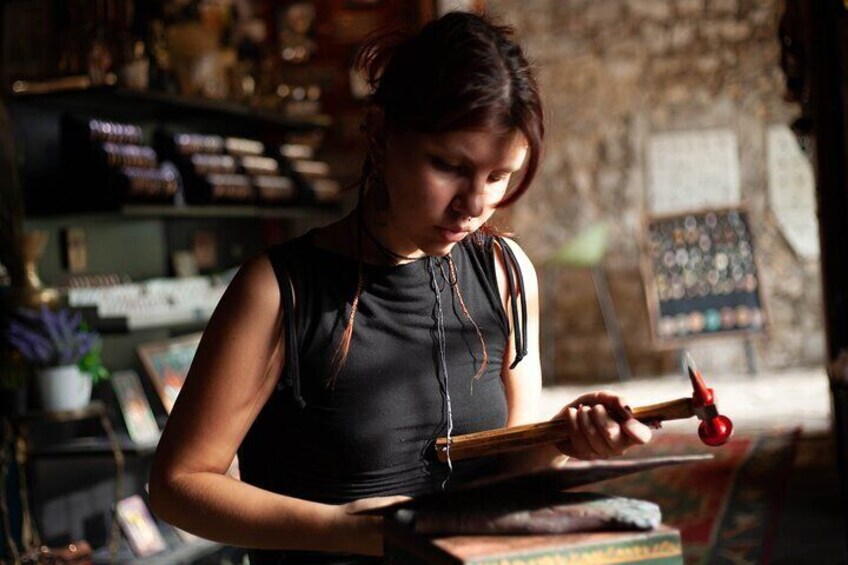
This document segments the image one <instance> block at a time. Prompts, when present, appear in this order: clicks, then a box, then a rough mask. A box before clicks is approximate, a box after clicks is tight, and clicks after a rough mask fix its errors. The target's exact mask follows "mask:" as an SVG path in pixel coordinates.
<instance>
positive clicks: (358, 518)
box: [337, 496, 409, 556]
mask: <svg viewBox="0 0 848 565" xmlns="http://www.w3.org/2000/svg"><path fill="white" fill-rule="evenodd" d="M405 500H409V497H408V496H375V497H373V498H361V499H359V500H354V501H353V502H348V503H347V504H342V505H340V506H338V507H337V508H338V515H337V526H338V528H339V529H340V531H341V532H342V535H344V536H345V538H346V539H347V540H348V543H347V544H346V545H349V547H350V549H349V550H348V551H350V552H351V553H357V554H361V555H377V556H379V555H383V517H382V516H369V515H361V514H360V513H361V512H366V511H368V510H371V509H372V508H381V507H383V506H388V505H390V504H394V503H397V502H403V501H405Z"/></svg>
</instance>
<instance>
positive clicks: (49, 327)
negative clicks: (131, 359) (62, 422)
mask: <svg viewBox="0 0 848 565" xmlns="http://www.w3.org/2000/svg"><path fill="white" fill-rule="evenodd" d="M6 337H7V339H8V342H9V345H11V346H12V347H13V348H14V349H16V350H17V351H18V352H19V353H20V354H21V356H22V357H23V359H24V360H25V361H26V362H27V364H29V365H30V366H31V367H32V368H33V369H34V371H35V376H36V384H37V389H38V393H39V395H40V398H41V407H42V409H44V410H48V411H58V410H75V409H78V408H83V407H85V406H87V405H88V403H89V402H90V401H91V389H92V385H93V384H94V383H96V382H98V381H99V380H100V379H103V378H106V377H108V376H109V373H108V371H106V369H105V368H104V367H103V365H102V363H101V361H100V351H101V348H102V342H101V340H100V336H99V335H98V334H97V332H95V331H92V330H90V329H89V328H88V327H87V326H86V324H85V323H84V322H83V320H82V315H81V314H80V313H79V312H74V311H72V310H70V309H68V308H60V309H58V310H56V311H53V310H51V309H50V308H48V307H47V306H46V305H42V306H41V309H40V310H33V309H30V308H19V309H18V310H17V312H16V316H14V317H13V318H12V319H11V320H10V321H9V324H8V326H7V329H6Z"/></svg>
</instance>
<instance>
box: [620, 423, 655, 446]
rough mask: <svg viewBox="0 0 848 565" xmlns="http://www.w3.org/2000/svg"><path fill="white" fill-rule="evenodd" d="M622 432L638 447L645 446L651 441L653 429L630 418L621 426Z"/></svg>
mask: <svg viewBox="0 0 848 565" xmlns="http://www.w3.org/2000/svg"><path fill="white" fill-rule="evenodd" d="M621 430H622V432H624V434H626V435H627V436H628V437H629V438H630V440H632V442H633V443H634V444H636V445H644V444H646V443H648V442H649V441H651V435H652V434H651V428H649V427H648V426H646V425H645V424H643V423H642V422H640V421H639V420H637V419H636V418H633V417H631V418H629V419H628V420H626V421H625V422H623V423H622V424H621Z"/></svg>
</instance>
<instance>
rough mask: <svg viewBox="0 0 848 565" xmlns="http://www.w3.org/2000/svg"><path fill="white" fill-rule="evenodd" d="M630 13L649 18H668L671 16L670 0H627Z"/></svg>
mask: <svg viewBox="0 0 848 565" xmlns="http://www.w3.org/2000/svg"><path fill="white" fill-rule="evenodd" d="M627 7H628V8H629V10H630V15H631V16H633V17H636V18H646V19H649V20H667V19H668V18H669V17H670V16H671V2H669V1H668V0H627Z"/></svg>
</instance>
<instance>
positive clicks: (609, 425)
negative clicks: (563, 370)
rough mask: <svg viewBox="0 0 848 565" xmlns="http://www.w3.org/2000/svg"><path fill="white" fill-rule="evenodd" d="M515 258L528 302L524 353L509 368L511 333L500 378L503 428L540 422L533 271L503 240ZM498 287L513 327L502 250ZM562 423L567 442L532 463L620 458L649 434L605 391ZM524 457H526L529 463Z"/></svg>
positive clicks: (566, 413) (567, 410) (580, 403)
mask: <svg viewBox="0 0 848 565" xmlns="http://www.w3.org/2000/svg"><path fill="white" fill-rule="evenodd" d="M503 241H505V242H506V243H507V245H509V247H510V249H511V250H512V252H513V254H514V255H515V257H516V260H517V262H518V266H519V268H520V269H521V274H522V277H523V278H524V288H523V292H524V293H525V298H526V300H527V335H526V336H524V340H525V343H526V344H527V355H526V356H525V357H524V359H522V360H521V362H520V363H518V365H517V366H516V367H515V369H510V368H509V366H510V365H511V364H512V361H513V359H515V342H514V340H513V338H512V335H510V339H509V342H508V348H507V351H506V358H505V359H504V362H503V371H502V373H501V377H502V379H503V382H504V388H505V391H506V398H507V406H508V409H509V415H508V418H507V427H510V426H519V425H522V424H529V423H533V422H538V421H539V420H540V414H539V410H540V399H541V392H542V368H541V361H540V354H539V285H538V280H537V277H536V269H535V268H534V267H533V263H532V262H531V261H530V259H529V258H528V257H527V255H526V254H525V253H524V251H523V250H522V249H521V248H520V247H519V246H518V244H516V243H515V242H514V241H512V240H509V239H503ZM495 257H496V258H497V261H496V265H497V267H498V268H497V275H498V286H499V288H500V290H501V299H502V301H503V304H504V310H505V311H506V312H507V316H509V318H510V328H511V331H514V330H513V329H512V328H513V327H514V324H513V323H512V317H511V316H512V314H511V312H512V309H511V308H510V307H509V300H510V297H509V293H508V290H507V289H508V285H507V280H506V270H505V268H504V263H503V262H504V258H503V254H502V253H501V252H496V253H495ZM555 417H556V418H562V419H564V420H565V421H566V426H567V429H568V439H566V440H565V441H563V442H562V443H560V444H557V445H556V446H549V447H547V448H540V449H538V450H536V452H535V453H534V454H533V456H532V461H533V462H532V464H539V463H542V464H550V463H557V462H559V461H561V460H563V455H569V456H573V457H577V458H580V459H597V458H606V457H611V456H615V455H621V453H623V452H624V450H625V449H627V448H628V447H630V446H632V445H637V444H644V443H647V442H648V441H650V438H651V430H650V428H648V427H647V426H645V425H643V424H642V423H641V422H639V421H638V420H636V419H635V418H633V417H632V415H631V414H630V413H629V411H628V409H627V408H626V407H625V405H624V401H623V400H622V399H621V398H620V397H619V396H617V395H615V394H613V393H609V392H597V393H590V394H586V395H583V396H581V397H579V398H577V399H576V400H574V401H573V402H571V403H570V404H568V405H567V406H565V407H563V409H562V410H561V411H560V412H559V414H557V415H556V416H555ZM527 455H528V454H524V459H527Z"/></svg>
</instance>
